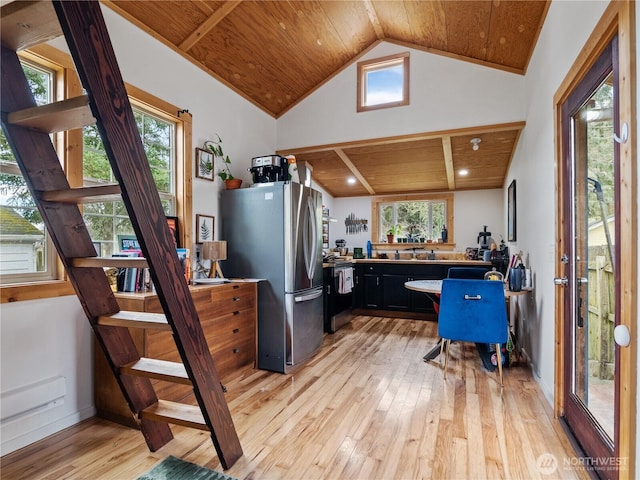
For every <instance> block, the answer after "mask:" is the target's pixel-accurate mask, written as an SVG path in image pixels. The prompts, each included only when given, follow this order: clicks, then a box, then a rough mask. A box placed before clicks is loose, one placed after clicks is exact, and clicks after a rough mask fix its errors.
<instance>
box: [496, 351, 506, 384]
mask: <svg viewBox="0 0 640 480" xmlns="http://www.w3.org/2000/svg"><path fill="white" fill-rule="evenodd" d="M501 347H502V345H500V344H499V343H496V358H497V360H498V373H499V375H500V386H501V387H504V383H503V382H502V348H501Z"/></svg>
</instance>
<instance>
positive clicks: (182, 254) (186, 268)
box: [176, 248, 191, 283]
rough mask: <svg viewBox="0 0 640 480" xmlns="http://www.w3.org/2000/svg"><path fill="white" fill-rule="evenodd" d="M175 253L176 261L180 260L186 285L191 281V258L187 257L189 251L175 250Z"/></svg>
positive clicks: (185, 249) (184, 249)
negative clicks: (176, 255)
mask: <svg viewBox="0 0 640 480" xmlns="http://www.w3.org/2000/svg"><path fill="white" fill-rule="evenodd" d="M176 253H177V254H178V260H180V264H181V265H182V272H183V273H184V278H185V280H186V281H187V283H189V280H191V257H190V255H189V249H188V248H176Z"/></svg>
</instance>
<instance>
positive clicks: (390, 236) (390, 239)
mask: <svg viewBox="0 0 640 480" xmlns="http://www.w3.org/2000/svg"><path fill="white" fill-rule="evenodd" d="M387 243H393V235H387Z"/></svg>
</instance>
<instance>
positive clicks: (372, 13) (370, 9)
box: [364, 0, 384, 40]
mask: <svg viewBox="0 0 640 480" xmlns="http://www.w3.org/2000/svg"><path fill="white" fill-rule="evenodd" d="M364 8H365V9H366V10H367V14H368V15H369V21H370V22H371V25H372V26H373V30H374V31H375V32H376V36H377V37H378V40H383V39H384V30H383V29H382V24H381V23H380V19H379V18H378V14H377V13H376V9H375V7H374V6H373V2H372V1H371V0H365V2H364Z"/></svg>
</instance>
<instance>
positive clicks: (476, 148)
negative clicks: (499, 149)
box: [471, 137, 482, 151]
mask: <svg viewBox="0 0 640 480" xmlns="http://www.w3.org/2000/svg"><path fill="white" fill-rule="evenodd" d="M481 141H482V139H481V138H478V137H474V138H472V139H471V143H472V144H473V147H472V148H473V150H474V151H476V150H478V149H480V145H478V144H479V143H480V142H481Z"/></svg>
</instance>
